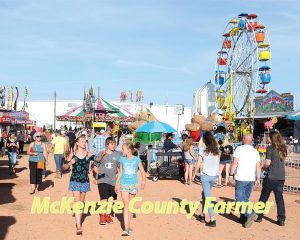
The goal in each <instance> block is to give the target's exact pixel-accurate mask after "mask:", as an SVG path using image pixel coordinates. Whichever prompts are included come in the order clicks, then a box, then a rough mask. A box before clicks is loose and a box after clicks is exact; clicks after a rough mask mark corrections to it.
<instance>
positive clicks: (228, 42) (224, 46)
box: [223, 40, 231, 49]
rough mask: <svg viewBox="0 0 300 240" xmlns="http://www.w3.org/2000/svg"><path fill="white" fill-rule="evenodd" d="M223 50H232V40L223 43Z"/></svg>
mask: <svg viewBox="0 0 300 240" xmlns="http://www.w3.org/2000/svg"><path fill="white" fill-rule="evenodd" d="M223 48H226V49H228V48H231V41H230V40H225V41H224V42H223Z"/></svg>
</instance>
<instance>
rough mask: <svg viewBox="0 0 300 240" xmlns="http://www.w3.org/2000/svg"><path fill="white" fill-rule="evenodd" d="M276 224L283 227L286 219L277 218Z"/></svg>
mask: <svg viewBox="0 0 300 240" xmlns="http://www.w3.org/2000/svg"><path fill="white" fill-rule="evenodd" d="M276 224H277V225H279V226H281V227H283V226H284V225H285V224H284V221H280V220H277V222H276Z"/></svg>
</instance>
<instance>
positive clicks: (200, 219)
mask: <svg viewBox="0 0 300 240" xmlns="http://www.w3.org/2000/svg"><path fill="white" fill-rule="evenodd" d="M197 219H198V220H199V221H200V222H202V223H205V216H204V215H199V216H198V217H197Z"/></svg>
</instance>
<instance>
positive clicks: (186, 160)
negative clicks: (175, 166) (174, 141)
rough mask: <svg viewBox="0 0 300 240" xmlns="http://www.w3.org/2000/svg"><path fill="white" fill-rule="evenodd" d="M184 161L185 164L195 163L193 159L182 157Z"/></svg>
mask: <svg viewBox="0 0 300 240" xmlns="http://www.w3.org/2000/svg"><path fill="white" fill-rule="evenodd" d="M184 162H185V163H186V164H187V165H193V164H195V161H194V159H184Z"/></svg>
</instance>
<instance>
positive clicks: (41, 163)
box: [34, 146, 45, 170]
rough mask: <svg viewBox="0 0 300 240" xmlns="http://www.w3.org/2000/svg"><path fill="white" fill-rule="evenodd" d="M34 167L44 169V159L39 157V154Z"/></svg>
mask: <svg viewBox="0 0 300 240" xmlns="http://www.w3.org/2000/svg"><path fill="white" fill-rule="evenodd" d="M34 147H35V146H34ZM36 168H37V169H40V170H44V168H45V161H44V159H40V158H39V156H38V161H37V164H36Z"/></svg>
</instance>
